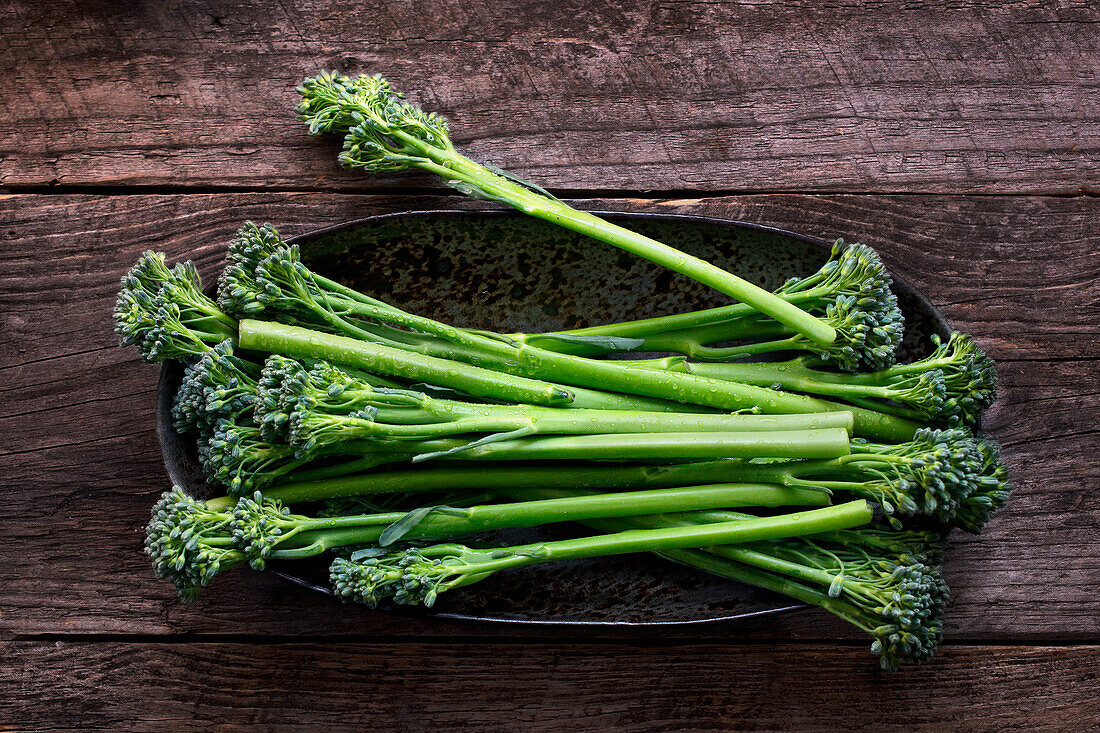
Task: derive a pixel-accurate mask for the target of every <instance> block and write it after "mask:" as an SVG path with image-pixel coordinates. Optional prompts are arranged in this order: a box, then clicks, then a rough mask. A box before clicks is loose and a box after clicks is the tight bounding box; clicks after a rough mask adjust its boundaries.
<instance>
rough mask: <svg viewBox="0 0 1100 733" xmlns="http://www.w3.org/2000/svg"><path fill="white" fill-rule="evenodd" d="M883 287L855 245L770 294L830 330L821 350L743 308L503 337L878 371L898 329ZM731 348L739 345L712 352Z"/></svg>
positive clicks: (577, 350)
mask: <svg viewBox="0 0 1100 733" xmlns="http://www.w3.org/2000/svg"><path fill="white" fill-rule="evenodd" d="M890 284H891V280H890V275H889V273H888V272H887V271H886V267H885V266H884V265H883V264H882V261H881V260H880V259H879V257H878V255H877V254H876V253H875V251H874V250H872V249H871V248H870V247H866V246H864V245H859V244H857V245H852V246H849V247H846V248H845V247H843V240H837V242H836V245H835V246H834V248H833V253H832V257H830V259H829V261H828V262H826V263H825V264H824V265H823V266H822V267H821V268H820V269H819V270H818V271H817V272H815V273H814V274H812V275H809V276H807V277H793V278H791V279H789V280H787V282H786V283H784V284H783V285H782V286H781V287H780V288H779V289H778V290H776V291H775V294H776V295H777V296H779V297H781V298H783V299H784V300H786V301H788V302H790V303H794V304H796V305H798V306H799V307H801V308H804V309H805V310H806V311H807V312H809V313H812V314H814V315H816V316H818V317H820V318H822V319H824V320H825V321H826V322H827V323H830V324H831V325H832V326H833V327H834V328H835V329H836V330H837V334H838V336H837V339H836V340H835V341H834V342H833V343H832V344H830V345H829V346H828V347H824V348H823V347H821V346H819V345H817V344H815V343H813V342H812V341H808V340H807V339H805V338H803V337H802V336H801V335H800V334H798V333H797V332H794V331H792V330H791V329H789V328H786V327H785V326H783V325H782V324H780V323H777V322H776V321H774V320H771V319H769V318H765V317H763V316H761V315H760V313H758V312H756V311H755V310H753V309H751V308H748V307H746V306H745V305H744V304H736V305H729V306H723V307H720V308H710V309H707V310H700V311H693V312H690V313H680V314H677V315H671V316H658V317H655V318H645V319H642V320H636V321H627V322H624V323H610V324H607V325H603V326H593V327H590V328H581V329H575V330H572V331H561V332H557V333H554V332H551V333H539V334H510V335H509V336H508V338H514V339H517V340H520V341H522V342H523V343H527V344H532V345H537V346H542V347H544V348H546V349H550V350H552V351H561V352H563V353H569V354H578V355H586V356H596V355H601V354H610V353H619V352H624V351H646V352H655V351H672V352H676V353H679V354H683V355H685V356H688V357H690V358H692V359H696V360H699V361H705V362H710V361H732V360H736V359H742V358H744V357H746V356H751V355H753V354H762V353H769V352H773V351H787V350H798V351H808V352H810V353H812V354H813V355H815V356H816V357H817V358H818V359H820V360H821V362H822V363H824V364H829V365H833V366H836V367H837V368H839V369H841V370H843V371H849V372H855V371H861V370H866V369H871V370H875V369H883V368H885V367H888V366H890V365H891V364H892V363H893V362H894V353H895V351H896V350H897V347H898V344H899V343H901V336H902V330H903V329H902V325H903V324H902V315H901V310H900V309H899V308H898V303H897V298H896V297H895V296H894V293H893V291H892V290H891V289H890ZM735 341H736V342H742V343H739V344H736V345H732V346H713V344H719V343H728V342H735Z"/></svg>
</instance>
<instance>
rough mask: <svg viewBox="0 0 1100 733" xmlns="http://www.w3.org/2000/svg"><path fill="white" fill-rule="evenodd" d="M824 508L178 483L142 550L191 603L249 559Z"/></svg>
mask: <svg viewBox="0 0 1100 733" xmlns="http://www.w3.org/2000/svg"><path fill="white" fill-rule="evenodd" d="M827 504H828V495H827V494H826V493H825V492H821V491H808V490H804V489H788V488H784V487H779V486H762V485H719V486H694V487H690V488H681V489H663V490H658V491H637V492H628V493H619V494H588V495H583V496H571V497H555V498H549V499H536V500H532V501H522V500H521V501H517V502H511V503H505V504H487V505H480V506H467V507H462V508H459V507H451V506H427V507H421V508H419V509H416V510H413V511H411V512H382V513H374V514H361V515H352V516H336V517H333V516H329V517H309V516H305V515H301V514H291V513H290V511H289V510H288V509H286V508H285V507H284V506H283V505H282V504H281V503H280V502H278V501H277V500H274V499H271V498H265V497H263V496H262V495H261V494H260V493H258V492H257V493H256V494H255V495H254V496H251V497H242V498H239V499H236V500H233V499H230V498H229V497H222V498H220V499H215V500H211V501H205V502H204V501H199V500H197V499H195V498H194V497H192V496H190V495H188V494H187V493H186V492H184V491H183V490H182V489H180V488H179V487H173V488H172V490H171V491H168V492H165V493H164V495H163V496H162V497H161V499H160V501H159V502H157V504H156V506H155V507H154V508H153V512H152V518H151V519H150V522H149V525H148V527H146V535H147V536H146V541H145V551H146V553H147V554H148V555H149V556H150V557H151V558H152V559H153V564H154V567H155V569H156V572H157V576H158V577H160V578H164V579H167V580H170V581H171V582H172V583H173V584H174V585H175V586H176V588H177V590H178V591H179V593H180V595H181V596H182V597H183V598H184V599H185V600H190V599H192V598H194V597H195V596H197V595H198V593H199V591H200V590H201V589H202V588H203V587H204V586H206V585H207V584H208V583H209V582H210V581H211V580H212V579H213V578H214V577H215V576H216V575H218V574H219V573H220V572H222V571H224V570H228V569H229V568H232V567H235V566H238V565H242V564H244V563H248V564H249V565H251V566H252V567H253V568H255V569H257V570H262V569H263V568H264V567H266V565H267V562H268V561H270V560H299V559H304V558H307V557H313V556H315V555H319V554H321V553H323V552H326V551H328V550H331V549H335V548H340V547H348V546H354V545H361V544H365V543H379V544H380V545H381V546H386V545H389V544H392V543H393V542H396V541H397V540H402V539H404V540H413V539H429V538H431V539H443V538H450V537H457V536H461V535H464V534H472V533H476V532H482V531H486V530H491V529H503V528H507V527H533V526H538V525H542V524H548V523H553V522H563V521H570V520H579V519H593V518H601V517H622V516H634V515H638V514H655V513H662V512H668V511H673V510H686V509H710V508H714V507H749V506H825V505H827Z"/></svg>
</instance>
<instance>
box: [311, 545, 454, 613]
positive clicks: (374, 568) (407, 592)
mask: <svg viewBox="0 0 1100 733" xmlns="http://www.w3.org/2000/svg"><path fill="white" fill-rule="evenodd" d="M439 547H442V546H441V545H437V546H435V547H433V548H432V549H437V548H439ZM455 547H459V546H458V545H456V546H455ZM462 549H465V548H462ZM456 563H457V561H456V560H453V559H448V558H441V557H425V556H424V555H423V554H421V552H420V551H419V550H416V549H408V550H404V551H401V552H394V553H387V554H385V555H382V556H380V557H368V558H365V559H363V560H359V561H352V560H348V559H346V558H342V557H338V558H336V559H335V560H333V562H332V566H331V567H330V568H329V580H330V582H331V584H332V590H333V593H335V595H336V597H337V598H339V599H340V600H342V601H344V602H349V603H350V602H354V603H362V604H364V605H366V606H367V607H369V608H376V607H377V606H378V604H379V603H381V602H382V601H386V600H392V601H393V602H395V603H398V604H400V605H405V606H418V605H423V606H427V607H429V608H430V607H431V606H432V605H434V604H435V599H436V597H437V596H438V595H439V593H440V592H441V591H442V590H446V588H445V587H444V584H445V583H446V582H447V580H448V579H450V578H451V577H452V576H453V575H455V574H456V573H459V572H461V567H462V566H461V564H456Z"/></svg>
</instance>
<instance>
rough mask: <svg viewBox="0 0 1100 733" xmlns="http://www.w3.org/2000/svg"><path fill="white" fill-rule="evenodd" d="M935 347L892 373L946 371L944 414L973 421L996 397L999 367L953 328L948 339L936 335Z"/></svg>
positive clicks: (955, 421)
mask: <svg viewBox="0 0 1100 733" xmlns="http://www.w3.org/2000/svg"><path fill="white" fill-rule="evenodd" d="M932 341H933V343H935V345H936V349H935V351H934V352H933V353H932V354H931V355H930V356H928V357H926V358H924V359H921V360H920V361H917V362H914V363H912V364H899V365H896V366H894V367H892V368H891V369H889V370H888V374H889V376H902V377H903V376H907V375H910V374H913V373H914V372H916V371H918V370H920V369H928V368H934V369H938V370H939V371H940V372H942V373H943V378H944V385H945V387H946V395H945V399H944V404H943V408H942V410H941V414H942V415H943V416H944V417H946V418H947V420H948V421H949V424H950V425H952V426H957V425H974V424H975V423H977V421H978V418H980V417H981V414H982V412H983V411H984V410H985V409H986V408H988V407H989V406H990V405H992V404H993V401H994V400H995V399H997V370H996V367H995V366H994V364H993V360H992V359H990V358H989V356H987V355H986V353H985V352H984V351H982V350H981V349H980V348H978V346H977V344H975V343H974V340H973V339H971V338H970V337H969V336H967V335H966V334H964V333H959V332H958V331H952V332H951V335H950V336H949V337H948V339H947V341H946V342H943V341H942V340H941V339H940V337H939V336H936V335H933V336H932Z"/></svg>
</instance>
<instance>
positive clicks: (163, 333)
mask: <svg viewBox="0 0 1100 733" xmlns="http://www.w3.org/2000/svg"><path fill="white" fill-rule="evenodd" d="M114 316H115V332H116V333H118V334H119V335H120V336H121V337H122V345H123V346H130V345H133V346H136V347H137V348H138V351H139V352H140V353H141V356H142V358H143V359H144V360H145V361H149V362H156V361H164V360H165V359H182V360H185V361H190V360H192V359H194V358H195V357H198V356H201V355H202V354H204V353H206V351H208V350H209V349H210V348H211V347H212V346H213V345H214V344H217V343H219V342H221V341H222V340H224V339H226V338H234V337H235V336H236V333H237V327H236V322H235V321H234V320H233V319H231V318H230V317H229V316H227V315H225V313H223V312H222V311H221V310H220V309H219V308H218V306H217V304H216V303H215V302H214V301H212V300H211V299H210V298H208V297H206V296H205V295H203V292H202V283H201V281H200V280H199V273H198V271H197V270H196V269H195V266H194V265H193V264H192V263H190V262H182V263H180V264H178V265H176V266H175V267H173V268H171V269H169V268H168V266H167V265H166V264H165V262H164V255H163V254H160V253H155V252H149V251H147V252H144V253H143V254H142V255H141V257H140V258H139V259H138V261H137V264H135V265H134V266H133V267H132V268H131V269H130V271H129V272H128V273H127V274H126V275H124V276H123V277H122V287H121V289H120V290H119V293H118V300H117V301H116V303H115V311H114Z"/></svg>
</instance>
